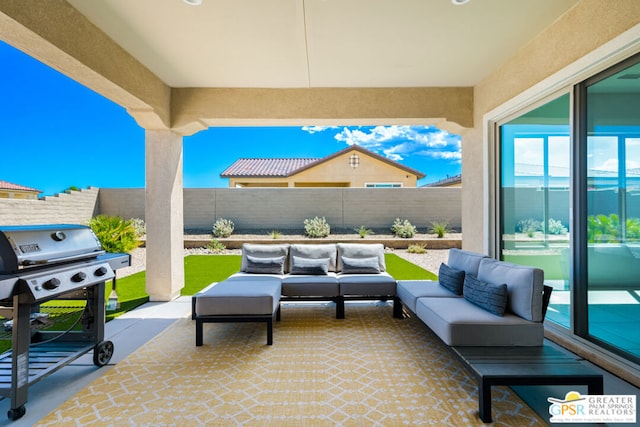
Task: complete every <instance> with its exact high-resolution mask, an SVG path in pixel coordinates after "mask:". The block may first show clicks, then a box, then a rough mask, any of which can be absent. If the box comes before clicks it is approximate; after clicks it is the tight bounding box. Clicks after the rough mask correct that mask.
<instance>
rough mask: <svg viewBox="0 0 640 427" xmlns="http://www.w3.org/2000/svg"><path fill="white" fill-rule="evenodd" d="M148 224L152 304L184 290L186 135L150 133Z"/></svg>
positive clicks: (147, 141) (170, 297)
mask: <svg viewBox="0 0 640 427" xmlns="http://www.w3.org/2000/svg"><path fill="white" fill-rule="evenodd" d="M145 138H146V167H147V171H146V179H147V183H146V192H145V223H146V229H147V251H146V252H147V261H146V269H147V276H146V277H147V284H146V291H147V293H148V294H149V297H150V300H151V301H170V300H172V299H174V298H176V297H178V296H179V295H180V290H181V289H182V288H183V287H184V249H183V246H184V244H183V234H184V220H183V200H182V198H183V196H182V190H183V188H182V136H181V135H178V134H175V133H173V132H171V131H170V130H147V131H146V136H145Z"/></svg>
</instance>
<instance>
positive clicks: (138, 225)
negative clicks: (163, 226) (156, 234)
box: [130, 218, 147, 236]
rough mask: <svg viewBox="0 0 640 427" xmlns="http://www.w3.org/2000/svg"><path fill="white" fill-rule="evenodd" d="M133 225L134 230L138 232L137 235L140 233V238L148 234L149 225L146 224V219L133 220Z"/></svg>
mask: <svg viewBox="0 0 640 427" xmlns="http://www.w3.org/2000/svg"><path fill="white" fill-rule="evenodd" d="M130 221H131V225H133V228H134V229H135V230H136V233H138V236H144V235H145V234H147V225H146V224H145V222H144V219H142V218H131V220H130Z"/></svg>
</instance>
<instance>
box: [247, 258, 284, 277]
mask: <svg viewBox="0 0 640 427" xmlns="http://www.w3.org/2000/svg"><path fill="white" fill-rule="evenodd" d="M246 272H247V273H257V274H284V256H280V257H273V258H259V257H254V256H251V255H247V268H246Z"/></svg>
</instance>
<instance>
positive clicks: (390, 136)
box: [335, 126, 462, 162]
mask: <svg viewBox="0 0 640 427" xmlns="http://www.w3.org/2000/svg"><path fill="white" fill-rule="evenodd" d="M335 139H336V140H337V141H339V142H344V143H346V144H347V145H354V144H357V145H359V146H361V147H363V148H366V149H367V150H370V151H373V152H376V153H378V154H381V155H383V156H385V157H387V158H388V159H391V160H395V161H399V160H406V159H407V158H408V157H411V156H419V157H428V158H432V159H443V160H451V161H455V162H460V160H461V158H462V156H461V143H460V137H459V136H458V135H451V134H449V133H448V132H445V131H442V130H440V129H438V128H435V127H433V126H375V127H358V128H348V127H345V128H343V129H342V130H341V131H340V132H339V133H337V134H336V135H335Z"/></svg>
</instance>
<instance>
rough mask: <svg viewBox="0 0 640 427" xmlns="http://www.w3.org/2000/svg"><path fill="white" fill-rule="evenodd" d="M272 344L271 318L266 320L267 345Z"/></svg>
mask: <svg viewBox="0 0 640 427" xmlns="http://www.w3.org/2000/svg"><path fill="white" fill-rule="evenodd" d="M272 344H273V319H269V320H267V345H272Z"/></svg>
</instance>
